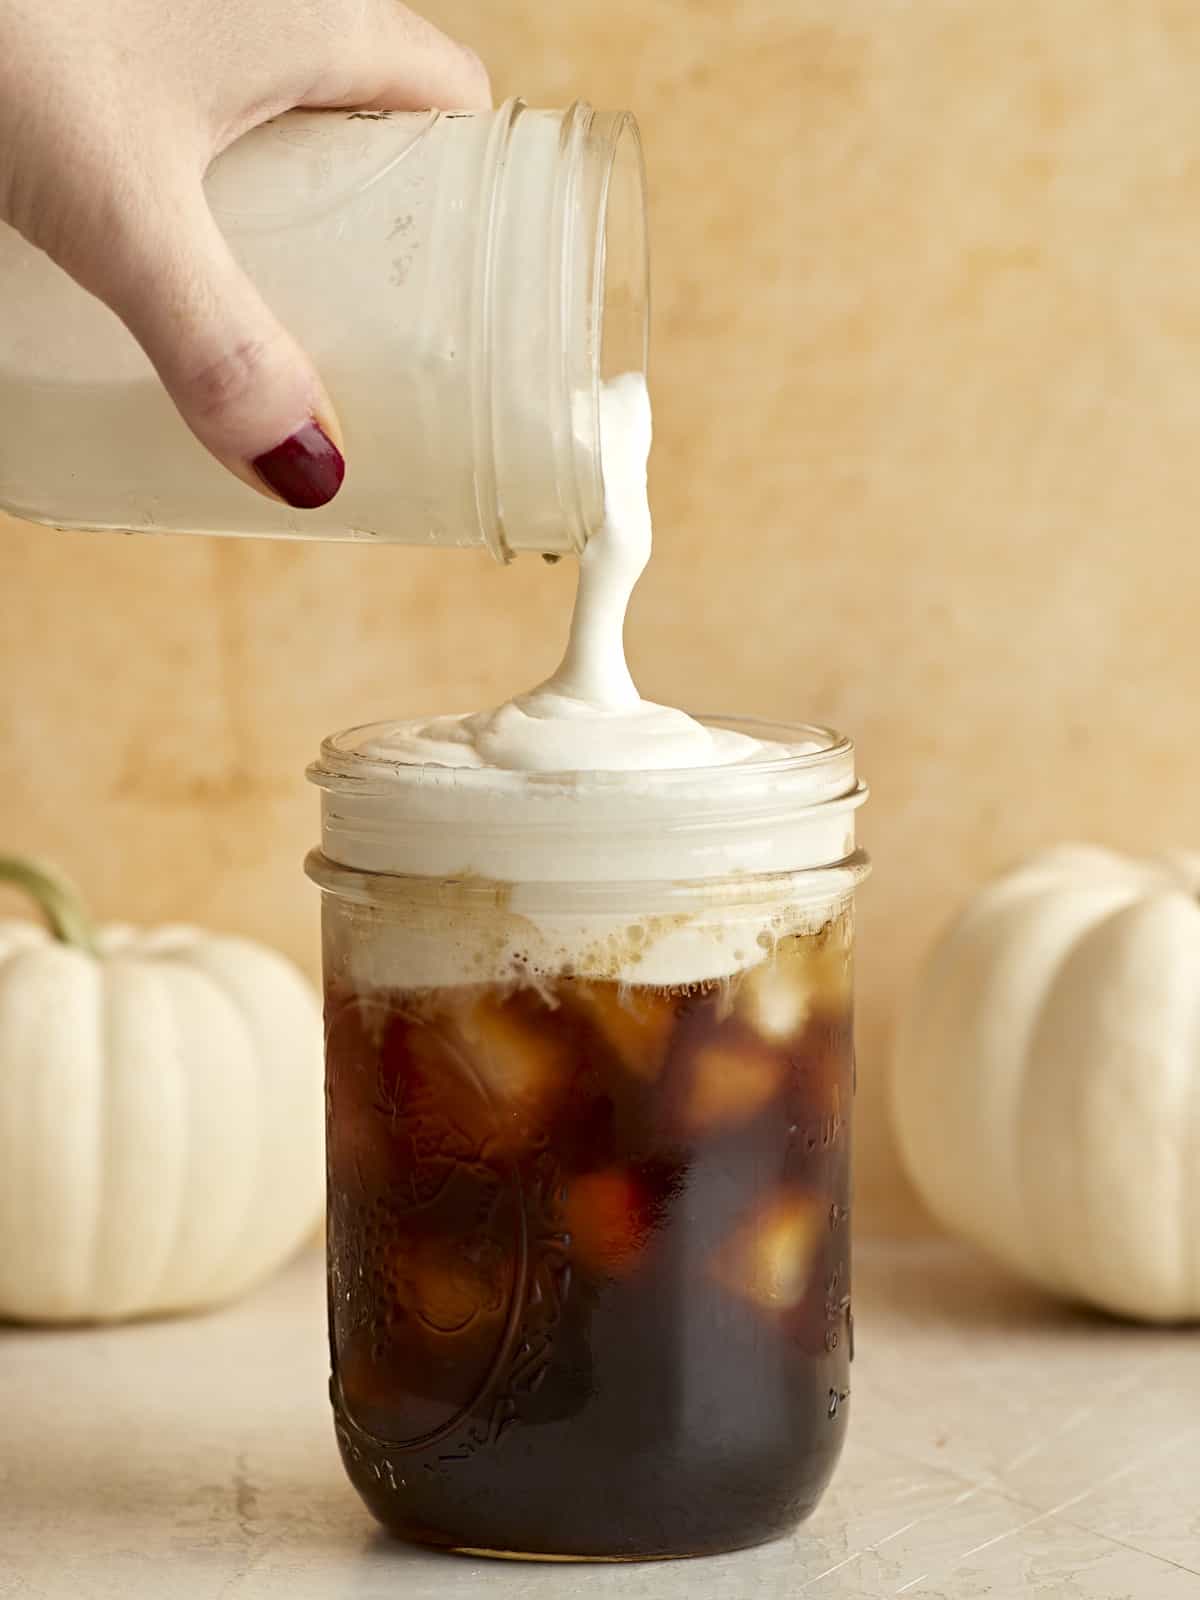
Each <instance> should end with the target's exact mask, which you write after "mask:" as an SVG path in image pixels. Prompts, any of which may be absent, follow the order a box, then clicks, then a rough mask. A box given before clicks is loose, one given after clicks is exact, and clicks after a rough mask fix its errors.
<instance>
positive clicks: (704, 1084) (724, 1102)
mask: <svg viewBox="0 0 1200 1600" xmlns="http://www.w3.org/2000/svg"><path fill="white" fill-rule="evenodd" d="M690 1067H691V1079H690V1082H689V1084H688V1093H687V1101H686V1104H685V1107H684V1121H685V1123H686V1124H687V1126H688V1128H689V1129H690V1130H691V1132H693V1133H709V1132H711V1131H712V1130H714V1129H716V1128H724V1127H732V1126H736V1125H737V1124H739V1123H743V1122H749V1121H750V1120H751V1118H752V1117H755V1116H757V1115H758V1113H759V1112H760V1111H761V1110H762V1109H763V1107H764V1106H765V1105H766V1104H767V1102H768V1101H769V1100H771V1099H773V1098H774V1096H775V1094H776V1093H777V1092H778V1090H779V1088H780V1085H781V1084H782V1083H783V1078H784V1073H785V1071H786V1067H785V1063H784V1062H783V1061H782V1060H781V1059H780V1058H779V1057H778V1056H776V1055H774V1054H773V1053H772V1052H771V1051H769V1050H767V1049H765V1048H764V1047H763V1046H762V1045H760V1044H757V1043H756V1042H754V1041H752V1040H746V1039H744V1038H743V1039H729V1040H724V1041H722V1040H718V1041H714V1042H713V1043H710V1044H703V1045H700V1046H699V1048H698V1049H697V1050H696V1051H695V1052H694V1053H693V1055H692V1058H691V1062H690Z"/></svg>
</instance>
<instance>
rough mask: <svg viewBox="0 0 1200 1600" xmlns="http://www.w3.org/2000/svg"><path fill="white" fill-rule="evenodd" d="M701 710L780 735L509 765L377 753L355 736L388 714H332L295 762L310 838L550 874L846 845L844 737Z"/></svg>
mask: <svg viewBox="0 0 1200 1600" xmlns="http://www.w3.org/2000/svg"><path fill="white" fill-rule="evenodd" d="M701 720H703V721H705V722H706V723H708V724H709V725H710V726H713V727H719V728H727V729H733V730H735V731H738V732H743V733H750V734H752V735H753V736H754V737H756V738H760V739H770V740H774V741H777V742H780V743H786V744H788V745H790V746H792V748H790V749H788V750H787V751H786V752H785V753H784V754H782V755H773V756H771V757H769V758H767V759H765V760H757V761H756V760H749V761H745V762H741V763H731V764H728V765H725V766H717V767H690V768H673V769H663V770H657V771H656V770H651V771H645V770H636V771H632V772H617V771H599V772H557V773H555V772H519V771H518V772H513V771H506V770H500V769H497V768H494V767H486V768H470V767H467V768H463V767H445V766H434V765H432V764H427V765H419V764H414V763H411V762H404V761H401V760H395V761H391V760H387V759H386V758H384V757H381V756H379V755H378V754H365V753H364V751H363V748H362V747H363V746H364V745H369V744H370V742H371V740H372V737H373V736H374V738H375V739H378V738H379V737H380V736H381V735H382V734H386V731H387V730H388V729H389V727H392V726H394V724H388V723H381V724H373V725H372V724H368V725H365V726H363V727H359V728H351V729H347V730H346V731H345V732H343V733H340V734H334V735H332V736H331V737H330V738H328V739H326V740H325V741H324V742H323V744H322V746H321V757H320V759H319V760H318V761H316V762H314V763H313V765H312V766H310V767H309V769H308V777H309V779H310V781H311V782H312V783H314V784H315V785H316V786H317V787H318V788H319V789H321V791H322V799H321V849H322V853H323V854H324V856H325V857H326V858H327V859H328V860H329V861H331V862H334V863H336V864H338V865H340V866H342V867H348V868H351V869H354V870H357V871H360V872H379V873H387V874H392V875H396V876H402V877H427V878H467V877H471V878H479V879H482V880H486V881H491V882H503V883H560V884H603V883H616V882H624V883H631V882H643V883H644V882H648V881H654V882H672V881H673V882H715V881H717V880H719V879H722V878H727V877H738V876H740V877H743V878H746V877H754V876H764V875H767V876H771V875H775V876H778V875H780V874H792V873H796V872H803V871H808V870H811V869H827V868H835V867H839V866H843V865H846V864H848V863H850V862H851V861H852V860H855V859H857V858H858V854H859V853H858V852H857V846H856V842H855V813H856V811H857V810H858V808H859V806H860V805H862V803H863V801H864V800H865V799H866V796H867V790H866V786H865V785H864V784H863V783H861V782H860V781H859V779H858V776H857V774H856V772H855V766H854V745H853V742H852V741H851V740H850V739H848V738H846V737H845V736H844V735H842V734H839V733H836V732H835V731H834V730H833V729H830V728H820V727H815V726H813V725H811V724H777V723H767V722H764V721H762V720H760V719H756V718H739V717H707V718H703V719H701ZM813 746H815V748H813Z"/></svg>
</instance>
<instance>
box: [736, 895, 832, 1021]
mask: <svg viewBox="0 0 1200 1600" xmlns="http://www.w3.org/2000/svg"><path fill="white" fill-rule="evenodd" d="M850 993H851V964H850V925H849V921H848V919H847V918H846V917H837V918H835V919H834V920H833V921H832V922H829V923H827V924H826V926H825V927H824V928H822V929H821V931H820V932H819V933H815V934H790V935H789V936H788V937H787V938H784V939H781V940H780V941H779V943H778V944H777V945H776V946H775V948H774V950H773V951H772V952H771V953H770V954H769V955H768V956H767V958H766V959H765V960H764V961H762V962H760V963H759V965H758V966H756V967H752V968H751V969H750V970H749V972H747V973H746V974H745V976H744V977H743V978H742V981H741V984H740V986H739V988H738V992H737V1000H736V1002H735V1009H736V1011H737V1013H738V1014H739V1015H740V1016H741V1017H743V1018H744V1019H745V1021H746V1022H748V1023H749V1024H750V1026H751V1027H752V1028H753V1029H754V1030H755V1032H756V1033H758V1034H759V1036H760V1037H761V1038H763V1039H766V1040H768V1041H769V1042H772V1043H777V1044H778V1043H785V1042H787V1041H788V1040H792V1039H795V1038H797V1037H798V1036H799V1035H800V1034H801V1033H802V1032H803V1031H804V1029H805V1027H807V1025H808V1022H809V1020H810V1019H811V1017H812V1016H813V1015H814V1013H817V1012H820V1013H822V1014H826V1015H831V1016H833V1015H840V1014H841V1013H843V1012H844V1011H846V1010H847V1009H848V1008H849V1005H850Z"/></svg>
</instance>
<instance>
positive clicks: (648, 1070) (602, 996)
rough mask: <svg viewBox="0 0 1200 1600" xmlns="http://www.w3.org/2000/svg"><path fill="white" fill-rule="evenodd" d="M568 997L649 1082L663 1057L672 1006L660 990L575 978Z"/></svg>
mask: <svg viewBox="0 0 1200 1600" xmlns="http://www.w3.org/2000/svg"><path fill="white" fill-rule="evenodd" d="M568 992H569V995H570V998H571V1000H572V1001H573V1002H574V1003H575V1004H576V1005H577V1006H578V1007H579V1009H580V1010H581V1011H582V1012H583V1014H584V1015H585V1016H586V1017H587V1019H588V1021H589V1022H590V1023H591V1024H592V1026H593V1027H594V1028H595V1029H596V1031H597V1032H598V1033H599V1034H600V1035H601V1037H602V1038H603V1039H604V1042H605V1043H606V1044H607V1045H608V1046H609V1048H610V1049H611V1050H612V1052H613V1054H614V1055H615V1056H617V1058H618V1059H619V1060H620V1062H621V1065H622V1066H623V1067H625V1068H626V1070H627V1071H628V1072H631V1073H632V1074H633V1075H634V1076H635V1077H637V1078H642V1079H644V1080H646V1081H647V1082H653V1081H654V1080H655V1079H656V1078H657V1077H658V1075H659V1073H660V1072H661V1071H662V1067H663V1062H664V1060H665V1059H666V1054H667V1045H668V1043H669V1041H670V1037H671V1027H672V1024H673V1023H674V1021H675V1008H674V1003H673V1002H672V1000H671V997H670V996H669V995H667V994H664V993H663V991H662V990H660V989H649V988H631V987H629V985H627V984H617V983H591V982H586V981H582V980H581V981H578V982H576V983H573V984H571V985H570V988H569V991H568Z"/></svg>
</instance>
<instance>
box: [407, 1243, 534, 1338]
mask: <svg viewBox="0 0 1200 1600" xmlns="http://www.w3.org/2000/svg"><path fill="white" fill-rule="evenodd" d="M510 1277H511V1267H510V1264H509V1263H508V1262H507V1261H506V1260H505V1257H504V1252H503V1250H502V1249H501V1247H500V1245H499V1244H497V1243H496V1241H495V1240H492V1239H488V1238H484V1237H475V1238H467V1239H463V1238H461V1237H454V1236H445V1237H437V1236H429V1237H421V1236H419V1235H418V1236H415V1237H412V1238H408V1239H405V1240H404V1241H403V1242H402V1243H401V1244H400V1245H399V1246H398V1247H397V1249H396V1253H395V1256H394V1258H393V1264H392V1284H393V1288H394V1291H395V1296H396V1300H397V1303H398V1304H399V1305H400V1306H401V1307H402V1308H403V1309H404V1310H405V1311H407V1312H409V1313H410V1314H411V1315H412V1316H413V1317H415V1318H416V1319H417V1320H418V1321H419V1322H421V1323H424V1325H425V1326H426V1327H427V1328H429V1329H430V1330H432V1331H433V1332H434V1333H445V1334H455V1333H465V1332H466V1330H467V1329H468V1328H469V1327H470V1326H471V1324H472V1323H473V1322H474V1321H475V1320H476V1319H477V1318H480V1317H483V1318H494V1317H496V1316H498V1315H499V1313H500V1312H501V1311H503V1310H504V1308H505V1306H506V1305H507V1302H508V1288H509V1279H510Z"/></svg>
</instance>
